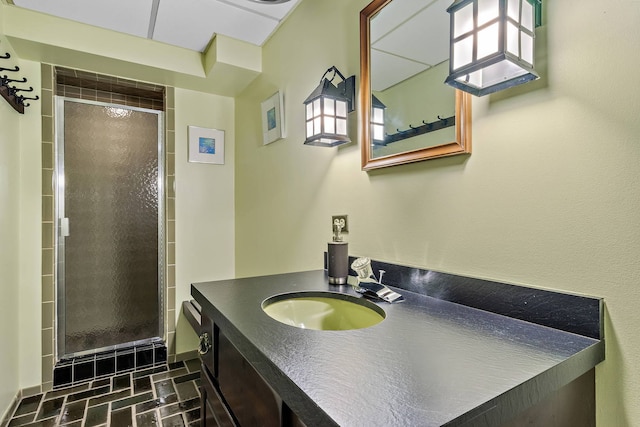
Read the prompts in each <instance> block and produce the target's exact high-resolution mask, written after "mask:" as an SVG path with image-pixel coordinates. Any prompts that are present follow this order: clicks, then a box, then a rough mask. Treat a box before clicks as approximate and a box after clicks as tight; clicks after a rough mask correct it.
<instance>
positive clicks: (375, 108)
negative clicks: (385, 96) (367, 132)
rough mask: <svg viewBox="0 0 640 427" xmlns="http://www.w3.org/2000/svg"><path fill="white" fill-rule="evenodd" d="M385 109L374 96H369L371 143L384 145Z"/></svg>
mask: <svg viewBox="0 0 640 427" xmlns="http://www.w3.org/2000/svg"><path fill="white" fill-rule="evenodd" d="M386 108H387V106H386V105H384V104H383V103H382V101H380V100H379V99H378V98H376V96H375V95H371V135H372V136H373V143H374V144H376V145H384V139H385V135H384V110H385V109H386Z"/></svg>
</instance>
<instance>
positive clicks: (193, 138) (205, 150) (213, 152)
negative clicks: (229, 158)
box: [189, 126, 224, 165]
mask: <svg viewBox="0 0 640 427" xmlns="http://www.w3.org/2000/svg"><path fill="white" fill-rule="evenodd" d="M189 162H191V163H213V164H215V165H224V131H223V130H218V129H207V128H201V127H197V126H189Z"/></svg>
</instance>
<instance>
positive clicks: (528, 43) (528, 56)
mask: <svg viewBox="0 0 640 427" xmlns="http://www.w3.org/2000/svg"><path fill="white" fill-rule="evenodd" d="M520 43H521V51H520V52H521V55H520V56H521V58H522V60H523V61H525V62H527V63H529V64H531V65H532V66H533V37H531V36H530V35H529V34H527V33H525V32H524V31H522V32H521V34H520Z"/></svg>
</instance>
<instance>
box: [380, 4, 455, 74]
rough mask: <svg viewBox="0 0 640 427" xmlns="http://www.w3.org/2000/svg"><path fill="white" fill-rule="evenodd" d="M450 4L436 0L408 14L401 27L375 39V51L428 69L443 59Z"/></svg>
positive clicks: (445, 49)
mask: <svg viewBox="0 0 640 427" xmlns="http://www.w3.org/2000/svg"><path fill="white" fill-rule="evenodd" d="M450 2H451V0H437V1H434V2H433V3H431V5H430V6H429V7H426V8H423V9H422V10H420V11H419V12H418V13H416V14H415V15H413V16H411V15H408V16H407V17H406V18H405V20H404V21H403V22H402V24H401V25H399V26H396V27H394V28H393V30H390V31H387V32H386V34H385V35H384V36H383V37H381V38H379V39H378V40H377V41H376V42H375V45H374V46H375V48H376V49H378V50H381V51H384V52H389V53H393V54H394V55H397V56H401V57H403V58H408V59H411V60H414V61H418V62H422V63H424V64H428V65H431V66H434V65H437V64H439V63H441V62H442V61H445V60H447V59H448V58H449V14H448V13H447V11H446V8H447V5H448V4H449V3H450ZM374 24H375V25H377V22H375V23H374Z"/></svg>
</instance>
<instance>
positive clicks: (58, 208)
mask: <svg viewBox="0 0 640 427" xmlns="http://www.w3.org/2000/svg"><path fill="white" fill-rule="evenodd" d="M54 98H55V121H56V124H55V142H54V159H55V160H54V165H55V169H54V171H53V191H54V194H55V207H54V212H55V215H54V218H55V221H54V236H55V242H54V247H55V251H54V256H55V258H54V265H55V271H54V277H55V283H54V285H55V296H56V303H55V316H54V330H55V331H56V337H55V338H56V345H55V355H54V359H55V362H58V361H60V360H61V359H63V358H65V359H66V358H71V357H78V356H83V355H87V354H94V353H99V352H103V351H112V350H117V349H120V348H126V347H130V346H132V345H143V344H146V343H150V342H153V341H156V339H157V338H160V339H162V340H163V341H165V342H166V336H165V324H164V323H165V294H164V292H165V269H166V262H165V259H166V247H165V246H166V243H165V241H166V239H165V236H166V234H165V233H166V230H165V186H164V182H165V144H164V111H160V110H151V109H147V108H140V107H131V106H127V105H122V104H113V103H106V102H100V101H92V100H86V99H80V98H71V97H67V96H58V95H56V96H54ZM65 102H76V103H79V104H90V105H97V106H102V107H113V108H120V109H126V110H132V111H140V112H144V113H151V114H155V115H156V116H157V117H158V177H157V185H158V332H159V336H158V337H154V338H147V339H142V340H138V341H131V342H126V343H120V344H116V345H112V346H107V347H100V348H95V349H90V350H86V351H81V352H76V353H65V344H66V342H65V326H66V325H65V255H64V253H65V239H64V237H63V236H61V221H62V218H65V217H64V214H65V206H64V204H65V199H64V197H65V186H64V122H65V120H64V103H65Z"/></svg>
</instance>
